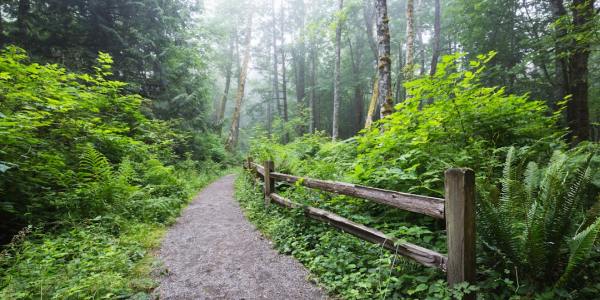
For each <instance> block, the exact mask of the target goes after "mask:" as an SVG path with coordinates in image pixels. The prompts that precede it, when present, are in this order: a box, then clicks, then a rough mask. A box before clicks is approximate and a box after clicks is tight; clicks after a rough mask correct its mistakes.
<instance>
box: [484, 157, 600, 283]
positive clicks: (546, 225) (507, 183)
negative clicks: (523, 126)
mask: <svg viewBox="0 0 600 300" xmlns="http://www.w3.org/2000/svg"><path fill="white" fill-rule="evenodd" d="M515 152H516V151H515V148H510V150H509V152H508V156H507V159H506V163H505V166H504V173H503V177H502V179H501V183H502V192H501V194H500V196H499V197H497V198H494V197H491V198H484V199H482V200H481V202H480V203H481V204H480V205H479V213H480V217H479V218H478V220H479V223H480V226H481V227H480V229H481V230H480V231H481V233H482V234H483V241H484V244H485V245H486V248H488V249H489V250H493V251H498V252H499V253H501V254H502V255H504V256H505V257H506V258H507V259H508V260H507V263H506V265H507V266H508V267H507V268H509V269H512V268H514V269H515V272H517V273H518V274H520V275H519V276H521V280H523V279H526V280H527V281H529V282H531V283H533V284H534V285H535V286H537V287H543V286H547V285H548V283H549V282H551V283H553V284H554V285H555V286H557V287H562V286H565V285H567V284H568V283H569V282H571V281H572V278H574V277H577V275H578V274H577V272H576V271H575V270H576V268H577V267H579V266H581V263H582V262H583V261H584V260H585V259H586V258H587V257H588V256H589V255H590V253H591V252H592V251H593V249H594V247H595V244H596V243H597V242H596V238H597V236H598V232H599V230H600V216H598V215H594V214H586V213H585V212H586V210H588V209H589V207H586V205H585V204H586V198H585V197H584V196H585V194H584V193H583V191H584V188H585V187H586V185H587V184H588V183H589V179H590V177H591V173H592V172H593V171H592V169H591V167H590V166H591V162H592V155H593V154H590V155H588V157H587V159H586V160H585V161H584V162H583V163H581V165H580V166H579V167H578V168H577V169H576V172H574V173H571V172H570V170H571V169H572V168H570V167H569V164H568V162H569V155H567V154H566V153H563V152H560V151H557V152H555V153H554V155H553V156H552V158H551V160H550V162H549V164H548V165H547V166H546V167H543V168H540V167H539V166H538V165H537V164H536V163H534V162H530V163H529V164H527V167H526V169H525V171H524V172H522V173H521V172H520V171H518V167H517V166H516V163H515V160H516V158H515Z"/></svg>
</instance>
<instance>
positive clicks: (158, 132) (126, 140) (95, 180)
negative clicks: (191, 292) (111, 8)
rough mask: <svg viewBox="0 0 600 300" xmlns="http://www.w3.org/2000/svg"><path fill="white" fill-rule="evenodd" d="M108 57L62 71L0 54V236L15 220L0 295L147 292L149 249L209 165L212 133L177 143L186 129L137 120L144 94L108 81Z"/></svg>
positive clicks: (2, 259) (216, 168)
mask: <svg viewBox="0 0 600 300" xmlns="http://www.w3.org/2000/svg"><path fill="white" fill-rule="evenodd" d="M111 65H112V59H111V57H110V56H109V55H107V54H103V53H101V54H100V56H99V58H98V60H97V65H96V67H94V73H92V74H86V73H71V72H68V71H66V70H65V69H64V68H62V67H59V66H58V65H41V64H37V63H32V62H30V61H29V58H28V57H27V54H26V53H25V52H24V51H23V50H21V49H19V48H16V47H8V48H6V49H5V50H3V52H2V54H0V74H1V75H0V77H1V78H0V90H1V94H2V97H1V101H0V145H1V146H0V199H1V200H0V216H1V217H0V219H1V220H2V223H1V225H0V226H1V230H2V232H3V235H4V236H3V237H2V238H3V239H7V238H10V235H9V234H10V233H13V232H15V231H16V230H19V229H21V228H25V229H23V230H21V231H20V232H19V234H17V235H16V236H15V237H14V238H13V239H12V242H11V243H10V244H9V245H8V246H7V247H6V248H5V249H4V250H3V251H2V254H1V256H0V269H2V277H1V279H0V298H3V299H6V298H8V299H13V298H14V299H31V298H40V297H42V298H44V297H54V298H60V299H64V298H113V297H125V296H131V295H133V294H135V293H136V292H137V291H148V290H150V289H151V288H152V287H153V282H152V281H151V280H150V279H149V278H148V276H149V272H150V268H149V267H148V266H149V264H150V263H151V259H150V257H149V256H148V257H146V256H147V251H148V249H149V248H151V247H153V246H155V245H156V243H157V241H158V239H159V238H160V236H161V235H160V232H161V231H162V228H163V227H164V224H167V223H169V222H171V221H172V220H173V219H174V217H176V216H177V215H178V213H179V210H180V208H181V207H182V205H184V204H185V203H186V202H187V200H188V199H189V198H190V196H191V194H192V193H193V192H195V191H196V189H197V188H198V187H199V186H201V185H202V184H205V183H206V182H207V181H208V180H210V178H212V176H215V175H216V174H218V173H219V172H220V169H221V166H220V165H218V164H217V163H214V162H213V161H212V160H210V159H211V158H212V157H215V156H216V157H219V156H222V155H223V154H222V153H224V151H223V150H222V149H223V148H222V146H220V143H218V139H216V142H215V139H213V140H212V141H211V139H210V137H209V138H207V141H208V142H205V144H206V148H205V149H189V148H186V147H187V145H189V144H190V142H189V141H190V139H193V138H195V137H193V136H190V135H188V134H186V133H185V132H181V131H178V130H177V128H179V127H178V126H176V125H174V124H173V123H170V122H165V121H159V120H153V119H149V118H147V117H146V116H144V114H142V112H141V111H142V108H143V106H144V105H147V104H145V102H146V101H147V100H145V99H143V98H142V97H140V96H138V95H132V94H127V93H125V92H124V88H125V87H126V84H125V83H122V82H118V81H112V80H109V79H107V76H110V75H111V67H112V66H111ZM206 135H207V136H209V134H206ZM186 149H187V150H186ZM215 149H216V150H215ZM184 150H185V151H194V150H195V151H197V155H196V156H198V157H205V158H207V160H206V161H204V162H199V161H193V160H191V159H190V157H191V156H192V154H191V153H192V152H189V153H188V154H187V155H183V154H180V153H181V151H184ZM220 153H221V154H220ZM145 257H146V258H145ZM136 278H137V279H136ZM134 279H135V280H134ZM136 280H138V281H139V282H138V281H136Z"/></svg>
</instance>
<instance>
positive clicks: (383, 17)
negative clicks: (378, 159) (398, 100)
mask: <svg viewBox="0 0 600 300" xmlns="http://www.w3.org/2000/svg"><path fill="white" fill-rule="evenodd" d="M375 11H376V13H377V19H376V20H377V42H378V43H377V53H378V55H379V61H378V64H377V71H378V72H377V78H378V85H377V86H378V87H377V89H378V91H379V93H378V95H377V103H378V104H379V105H380V107H381V108H380V114H381V118H385V117H386V116H388V115H390V114H391V113H392V111H393V109H394V108H393V105H394V101H393V99H392V58H391V57H390V52H391V51H390V28H389V24H388V22H389V19H388V14H387V1H386V0H376V1H375Z"/></svg>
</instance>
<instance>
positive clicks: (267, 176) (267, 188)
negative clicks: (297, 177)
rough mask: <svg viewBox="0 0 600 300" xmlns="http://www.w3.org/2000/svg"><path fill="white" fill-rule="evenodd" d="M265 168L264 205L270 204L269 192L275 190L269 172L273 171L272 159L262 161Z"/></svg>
mask: <svg viewBox="0 0 600 300" xmlns="http://www.w3.org/2000/svg"><path fill="white" fill-rule="evenodd" d="M264 168H265V176H264V177H265V178H264V181H265V190H264V191H265V205H269V204H271V193H273V191H275V181H274V180H273V178H271V172H274V171H275V163H274V162H273V161H272V160H267V161H265V162H264Z"/></svg>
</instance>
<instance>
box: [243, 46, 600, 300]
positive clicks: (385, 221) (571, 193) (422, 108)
mask: <svg viewBox="0 0 600 300" xmlns="http://www.w3.org/2000/svg"><path fill="white" fill-rule="evenodd" d="M493 55H494V54H493V53H491V54H489V55H487V56H486V55H484V56H480V57H479V58H478V59H477V60H474V61H471V62H470V63H469V65H470V67H469V68H457V66H458V65H459V62H460V61H461V58H462V57H461V56H460V55H453V56H446V57H444V58H442V60H441V63H440V64H439V65H438V71H437V72H436V75H435V76H433V77H425V78H421V79H416V80H413V81H411V82H408V83H407V84H406V87H407V92H408V95H409V97H408V98H407V100H406V101H405V102H403V103H401V104H398V105H397V106H396V112H395V113H393V114H392V115H391V116H389V117H388V118H385V119H383V120H381V121H380V122H378V123H376V124H375V126H373V127H372V128H370V129H367V130H364V131H362V132H361V134H359V135H358V136H357V137H355V138H351V139H348V140H345V141H338V142H332V141H331V140H330V139H329V138H327V137H326V136H325V135H324V134H319V133H317V134H313V135H305V136H304V137H300V138H298V139H296V140H295V141H293V142H291V143H288V144H286V145H282V144H279V143H278V142H276V141H277V140H278V139H279V137H276V136H274V137H273V138H272V139H268V138H257V139H255V140H253V141H252V143H251V144H252V147H251V150H250V155H251V156H252V157H253V158H254V160H255V161H257V162H262V161H264V160H267V159H270V160H274V161H275V168H276V170H277V171H278V172H283V173H288V174H293V175H299V176H307V177H312V178H320V179H332V180H341V181H347V182H355V183H360V184H364V185H368V186H374V187H380V188H386V189H393V190H398V191H404V192H411V193H417V194H424V195H430V196H437V197H440V196H443V172H444V170H446V169H447V168H450V167H470V168H473V169H474V170H475V173H476V176H477V204H478V205H477V233H478V244H477V258H478V263H477V264H478V276H477V277H478V283H477V284H476V285H474V286H466V285H461V286H458V287H456V288H454V289H449V288H448V287H447V286H446V284H445V283H444V278H445V275H444V274H443V273H441V272H439V271H435V270H432V269H428V268H425V267H422V266H419V265H417V264H415V263H412V262H410V261H408V260H407V259H405V258H400V257H395V256H394V255H392V253H389V252H388V251H386V250H383V249H381V247H378V246H375V245H371V244H369V243H367V242H363V241H361V240H359V239H357V238H354V237H352V236H350V235H347V234H344V233H341V232H337V231H335V230H334V229H331V228H329V227H327V226H326V225H323V224H318V223H317V222H314V221H310V220H308V219H306V218H304V216H303V213H302V212H301V210H299V211H296V212H289V211H286V210H282V209H280V208H277V207H275V205H271V206H270V207H268V208H266V207H264V204H263V203H264V201H263V199H262V192H261V187H260V185H256V184H255V183H253V182H254V179H253V178H252V176H251V175H249V174H246V175H245V176H242V177H240V179H239V180H238V184H237V193H238V198H239V199H240V202H241V203H242V206H243V207H244V209H245V210H246V213H247V215H248V217H249V218H250V219H251V220H253V221H254V222H255V223H256V224H257V225H258V227H259V228H260V229H261V230H263V231H264V232H265V233H266V234H267V235H268V236H269V237H270V238H271V239H273V241H274V242H275V245H276V247H277V248H278V249H279V250H280V251H281V252H283V253H287V254H291V255H294V256H295V257H297V258H298V259H299V260H300V261H302V262H303V263H304V264H305V265H306V266H307V267H308V268H309V269H310V270H311V272H312V273H313V274H314V276H315V277H316V279H317V281H318V282H319V283H321V284H323V285H324V286H325V287H326V288H327V289H328V290H329V291H330V292H331V293H333V294H337V295H341V296H342V297H343V298H345V299H374V298H388V299H440V298H451V297H452V296H455V297H456V296H460V295H463V294H464V293H465V292H468V291H472V290H476V291H477V293H478V295H479V297H480V298H481V299H508V298H514V299H531V298H536V299H557V298H565V299H590V298H594V297H595V296H596V295H598V294H599V293H600V284H598V282H600V272H598V262H600V243H599V242H598V240H599V239H598V232H599V231H600V194H599V191H600V172H598V171H599V170H600V157H599V156H598V155H597V153H598V150H599V149H600V148H599V147H598V144H597V143H586V142H584V143H580V144H579V145H578V146H577V147H574V148H572V147H569V146H568V145H567V144H566V143H565V142H564V141H563V140H564V135H565V130H564V129H563V128H561V126H559V120H560V119H559V117H560V114H558V113H556V114H552V113H551V112H550V109H549V108H548V107H547V106H546V104H545V103H544V102H541V101H532V100H530V99H528V97H527V96H522V95H513V94H508V93H506V92H505V91H504V90H503V89H502V88H489V87H485V86H484V85H483V84H482V83H481V81H480V78H481V74H482V73H483V72H486V71H485V67H484V65H485V63H486V62H487V61H489V60H490V59H491V58H492V56H493ZM423 103H429V104H425V105H423ZM382 129H383V130H382ZM278 189H279V191H278V193H281V194H283V195H284V196H286V197H289V198H291V199H293V200H294V201H297V202H300V203H304V204H307V205H311V206H316V207H319V208H323V209H327V210H330V211H333V212H335V213H337V214H340V215H342V216H344V217H347V218H350V219H351V220H353V221H356V222H359V223H362V224H365V225H367V226H370V227H375V228H377V229H379V230H381V231H383V232H385V233H386V234H389V235H391V236H393V237H396V238H398V239H400V240H404V241H409V242H413V243H415V244H418V245H422V246H424V247H427V248H432V249H435V250H437V251H439V252H441V253H445V251H446V249H445V247H446V246H445V234H444V233H443V229H444V224H442V223H440V222H439V221H436V220H433V219H431V218H429V217H425V216H418V215H415V214H413V213H409V212H403V211H399V210H396V209H391V208H389V207H384V206H381V205H377V204H374V203H369V202H368V201H365V200H358V199H352V198H349V197H345V196H332V195H329V194H326V193H322V192H317V191H314V190H310V189H307V188H304V187H300V186H288V185H284V184H280V185H279V186H278Z"/></svg>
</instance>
